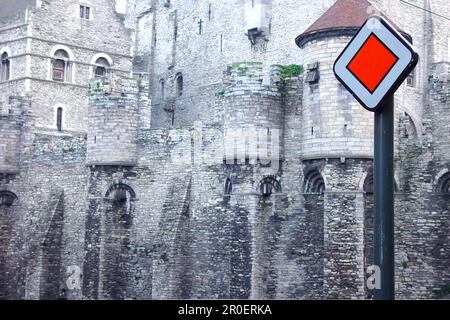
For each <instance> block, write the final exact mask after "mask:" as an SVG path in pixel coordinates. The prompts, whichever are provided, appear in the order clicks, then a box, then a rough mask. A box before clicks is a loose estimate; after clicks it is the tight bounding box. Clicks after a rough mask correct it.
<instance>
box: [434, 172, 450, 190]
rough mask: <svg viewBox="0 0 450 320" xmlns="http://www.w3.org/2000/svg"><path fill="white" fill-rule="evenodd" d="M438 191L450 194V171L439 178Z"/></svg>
mask: <svg viewBox="0 0 450 320" xmlns="http://www.w3.org/2000/svg"><path fill="white" fill-rule="evenodd" d="M436 192H437V193H441V194H448V195H450V172H447V173H446V174H444V175H443V176H442V177H440V178H439V180H438V183H437V190H436Z"/></svg>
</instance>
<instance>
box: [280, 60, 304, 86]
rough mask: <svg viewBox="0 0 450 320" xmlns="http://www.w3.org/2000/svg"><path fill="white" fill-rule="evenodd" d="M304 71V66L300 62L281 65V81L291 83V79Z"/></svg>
mask: <svg viewBox="0 0 450 320" xmlns="http://www.w3.org/2000/svg"><path fill="white" fill-rule="evenodd" d="M302 72H303V67H302V66H301V65H298V64H289V65H280V81H281V84H282V85H286V84H289V79H290V78H293V77H298V76H299V75H300V74H301V73H302Z"/></svg>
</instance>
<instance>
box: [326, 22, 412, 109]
mask: <svg viewBox="0 0 450 320" xmlns="http://www.w3.org/2000/svg"><path fill="white" fill-rule="evenodd" d="M418 59H419V56H418V54H417V53H416V52H415V50H414V49H413V47H412V46H411V45H410V44H409V43H408V41H407V40H406V39H405V38H404V37H403V36H402V35H401V34H400V33H399V32H398V31H397V30H395V28H394V27H393V26H392V25H390V24H389V22H387V21H386V20H384V19H383V18H381V17H377V16H373V17H371V18H369V19H368V20H367V21H366V22H365V23H364V25H363V26H362V27H361V28H360V30H359V31H358V32H357V34H356V35H355V36H354V37H353V39H352V40H351V41H350V43H349V44H348V45H347V47H346V48H345V49H344V51H343V52H342V53H341V54H340V55H339V57H338V58H337V60H336V62H335V64H334V73H335V75H336V77H337V79H338V80H339V81H340V82H341V83H342V84H343V85H344V86H345V87H346V88H347V89H348V90H349V91H350V92H351V93H352V95H353V96H354V97H355V98H356V99H357V100H358V101H359V102H360V103H361V105H362V106H363V107H364V108H366V109H367V110H369V111H375V110H378V109H379V108H380V107H381V106H382V105H383V104H382V102H383V100H384V99H386V97H388V96H391V95H393V94H394V92H395V91H396V90H397V89H398V87H399V86H400V85H401V84H402V82H403V81H404V80H405V79H406V77H407V76H408V74H409V73H410V72H411V71H412V70H413V69H414V68H415V66H416V64H417V62H418Z"/></svg>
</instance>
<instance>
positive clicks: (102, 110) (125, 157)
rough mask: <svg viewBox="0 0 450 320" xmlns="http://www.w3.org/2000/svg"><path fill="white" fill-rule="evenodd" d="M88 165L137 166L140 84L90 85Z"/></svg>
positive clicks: (99, 82)
mask: <svg viewBox="0 0 450 320" xmlns="http://www.w3.org/2000/svg"><path fill="white" fill-rule="evenodd" d="M89 95H90V103H89V114H88V119H89V120H88V141H87V164H88V165H121V166H134V165H135V164H136V161H137V160H136V156H137V154H136V147H137V144H136V143H137V142H136V140H137V133H138V128H137V127H138V121H139V110H138V106H139V104H138V85H137V83H136V80H133V79H120V80H103V81H102V80H98V79H95V80H93V81H91V82H90V88H89Z"/></svg>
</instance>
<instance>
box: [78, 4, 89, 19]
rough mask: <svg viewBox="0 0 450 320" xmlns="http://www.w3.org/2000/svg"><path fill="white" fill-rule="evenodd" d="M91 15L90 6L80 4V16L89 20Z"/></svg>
mask: <svg viewBox="0 0 450 320" xmlns="http://www.w3.org/2000/svg"><path fill="white" fill-rule="evenodd" d="M90 16H91V8H90V7H88V6H80V18H81V19H86V20H89V19H90Z"/></svg>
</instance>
